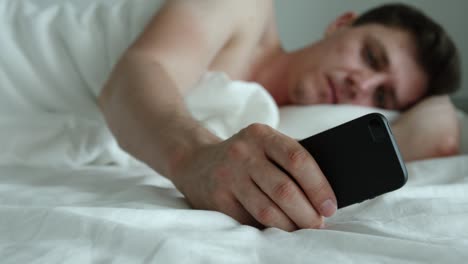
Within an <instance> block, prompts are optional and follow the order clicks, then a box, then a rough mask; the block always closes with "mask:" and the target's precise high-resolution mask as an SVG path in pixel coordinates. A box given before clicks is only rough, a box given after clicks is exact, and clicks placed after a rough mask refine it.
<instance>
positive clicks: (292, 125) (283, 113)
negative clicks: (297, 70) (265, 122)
mask: <svg viewBox="0 0 468 264" xmlns="http://www.w3.org/2000/svg"><path fill="white" fill-rule="evenodd" d="M373 112H377V113H381V114H383V115H384V116H385V117H386V118H387V119H388V120H389V121H390V122H392V121H393V120H395V119H396V118H397V117H398V115H399V113H398V112H396V111H389V110H382V109H378V108H371V107H364V106H355V105H313V106H287V107H282V108H280V123H279V127H278V130H279V131H281V132H283V133H284V134H286V135H288V136H290V137H293V138H296V139H303V138H306V137H309V136H311V135H314V134H317V133H319V132H322V131H324V130H327V129H329V128H332V127H335V126H337V125H340V124H342V123H345V122H347V121H350V120H352V119H355V118H358V117H360V116H363V115H366V114H369V113H373Z"/></svg>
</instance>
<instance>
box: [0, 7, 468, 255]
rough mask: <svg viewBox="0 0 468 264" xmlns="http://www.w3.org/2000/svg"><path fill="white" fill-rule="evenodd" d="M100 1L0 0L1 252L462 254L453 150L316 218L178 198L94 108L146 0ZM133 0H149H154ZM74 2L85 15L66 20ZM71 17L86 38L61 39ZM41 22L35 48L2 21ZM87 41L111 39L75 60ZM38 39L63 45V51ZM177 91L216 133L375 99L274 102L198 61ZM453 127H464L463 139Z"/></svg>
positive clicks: (312, 128)
mask: <svg viewBox="0 0 468 264" xmlns="http://www.w3.org/2000/svg"><path fill="white" fill-rule="evenodd" d="M46 2H52V1H46ZM46 2H44V3H46ZM59 2H63V3H65V2H66V1H59ZM99 2H104V1H99ZM113 3H114V5H112V8H109V9H107V8H102V5H108V4H109V2H107V3H104V4H102V5H101V4H93V5H86V8H84V9H79V8H75V7H74V6H72V5H69V6H68V9H67V8H61V6H62V4H60V5H59V7H60V8H57V7H56V6H54V5H52V4H51V5H46V8H45V7H42V8H36V7H35V5H31V2H30V1H8V0H3V1H0V10H1V11H2V14H3V15H4V16H0V17H1V19H3V22H5V23H3V24H2V26H3V27H4V28H1V29H2V30H3V31H2V32H6V33H5V35H3V36H9V38H6V39H2V41H4V43H9V44H8V45H5V47H6V48H5V49H4V50H3V51H2V52H0V55H1V56H0V57H1V58H2V60H0V73H1V74H2V76H3V77H5V76H7V77H8V78H0V91H1V94H2V97H1V98H0V103H1V104H0V109H1V111H0V149H1V151H0V259H1V262H2V263H91V262H93V263H96V262H97V263H100V262H111V263H187V262H188V263H304V262H323V263H343V262H345V263H346V262H353V263H354V262H357V263H376V262H378V263H380V262H383V263H386V262H388V263H430V262H432V263H434V262H435V263H462V262H464V261H465V260H466V259H467V258H468V250H467V249H468V225H467V223H468V176H467V175H468V155H467V152H464V154H463V155H460V156H457V157H451V158H443V159H433V160H427V161H420V162H413V163H410V164H408V170H409V180H408V183H407V185H405V187H403V188H402V189H400V190H398V191H396V192H393V193H390V194H387V195H384V196H381V197H378V198H376V199H373V200H371V201H366V202H364V203H361V204H357V205H353V206H350V207H347V208H344V209H342V210H339V212H338V213H337V215H335V216H334V217H332V218H330V219H327V221H326V223H327V228H326V229H324V230H300V231H297V232H293V233H287V232H283V231H281V230H278V229H266V230H258V229H255V228H252V227H248V226H242V225H240V224H239V223H237V222H236V221H234V220H233V219H232V218H230V217H228V216H226V215H224V214H221V213H218V212H212V211H202V210H193V209H190V208H189V207H188V205H187V204H186V203H185V200H184V199H183V197H182V195H181V194H180V193H179V192H178V191H177V190H175V189H174V187H173V186H172V184H171V183H170V182H169V181H167V180H166V179H165V178H163V177H162V176H160V175H157V174H156V173H155V172H153V171H151V170H150V169H148V168H147V167H146V166H144V165H143V164H141V163H139V162H138V161H136V160H134V159H133V158H131V157H130V156H129V155H127V154H126V153H124V152H123V151H122V150H120V149H119V148H118V146H117V144H116V143H115V140H114V139H113V138H112V137H111V135H110V133H109V131H108V130H107V129H106V127H105V125H104V122H103V120H102V117H101V116H100V114H99V112H98V110H97V107H96V104H95V95H96V93H97V92H98V89H99V86H100V85H101V84H102V79H103V77H102V76H101V75H102V74H104V73H106V72H107V71H108V70H109V67H110V66H111V64H112V61H113V62H115V59H116V56H117V55H118V53H119V50H120V51H121V49H122V47H124V45H125V43H127V42H129V40H130V39H131V37H132V36H134V35H135V32H137V31H138V25H139V24H141V22H142V21H145V19H146V18H147V15H148V14H150V13H151V12H149V11H148V10H149V8H148V6H147V7H146V8H145V6H144V5H143V6H142V4H141V3H142V2H139V1H134V2H130V1H116V2H113ZM135 3H139V5H137V4H135ZM146 3H147V4H148V5H151V7H153V8H154V2H150V1H148V2H146ZM54 10H55V11H54ZM67 10H68V11H67ZM7 11H9V12H7ZM77 12H78V13H77ZM5 14H8V15H5ZM32 14H34V15H32ZM77 14H86V15H83V17H82V19H81V20H79V19H78V20H77V19H76V17H77ZM143 14H146V15H143ZM139 15H141V16H139ZM26 17H30V18H31V19H32V20H28V19H26ZM122 17H126V18H127V20H124V21H126V22H128V24H131V25H133V27H134V29H132V30H129V31H125V32H127V33H128V35H127V36H126V37H123V40H120V41H109V40H115V39H114V38H113V37H111V36H112V34H109V32H112V31H113V30H116V29H115V27H117V26H122V25H121V23H123V24H126V23H125V22H122V20H121V18H122ZM132 19H137V20H132ZM15 21H16V22H15ZM33 21H35V22H37V23H33ZM47 21H48V22H47ZM79 21H81V22H79ZM129 21H140V22H138V23H133V24H132V23H131V22H129ZM13 22H14V23H13ZM46 22H47V23H46ZM52 22H53V23H52ZM113 22H115V23H113ZM119 23H120V24H119ZM19 25H23V26H19ZM24 25H29V26H30V27H24ZM52 25H55V27H57V28H56V29H54V30H52V29H51V27H53V26H52ZM58 25H62V26H63V27H65V28H67V27H68V29H69V31H68V32H66V31H64V30H63V28H62V29H60V28H61V26H58ZM106 25H107V26H106ZM111 25H114V26H111ZM140 26H141V25H140ZM20 29H22V30H23V31H21V30H20ZM48 30H50V31H48ZM74 30H77V31H79V32H82V34H81V35H80V36H81V38H79V39H81V40H80V41H81V42H84V43H85V44H86V43H87V45H84V44H83V45H77V44H75V45H71V44H70V42H67V40H66V39H61V38H65V37H66V36H69V35H67V34H71V35H73V34H76V32H75V31H74ZM87 30H89V31H87ZM18 32H20V33H18ZM21 32H22V33H21ZM41 32H42V33H44V32H50V34H49V35H47V34H46V35H44V36H46V37H43V40H44V41H49V42H41V43H43V45H42V44H41V45H38V46H37V47H36V48H38V49H39V50H40V51H42V53H40V54H39V55H37V56H36V55H34V56H32V55H31V54H37V53H39V52H38V50H37V49H35V48H34V47H32V46H27V47H26V46H15V45H14V44H15V43H17V42H21V39H23V38H21V37H19V36H18V35H16V37H13V36H14V34H20V35H21V34H23V35H27V36H30V37H31V39H34V38H33V37H32V36H39V35H41V34H39V33H41ZM57 32H61V33H57ZM86 32H94V33H93V34H89V35H88V33H86ZM96 32H98V33H96ZM129 32H130V33H129ZM41 36H42V35H41ZM47 36H48V37H47ZM57 36H60V37H57ZM98 36H99V38H98ZM102 36H107V37H103V38H102V39H101V38H100V37H102ZM23 40H24V39H23ZM92 41H96V42H98V43H101V44H102V43H107V44H109V45H110V48H109V49H108V50H107V51H109V50H114V51H113V52H112V54H110V53H109V55H108V59H107V60H104V62H102V61H101V60H99V61H101V62H102V63H103V64H102V65H96V64H93V67H90V68H87V67H85V66H86V65H88V66H89V63H90V60H91V59H92V56H98V55H102V54H107V53H106V49H104V48H103V46H105V45H103V46H101V47H100V48H97V47H98V46H95V47H96V50H94V52H95V54H94V53H93V54H91V55H89V54H88V55H86V49H87V48H89V47H90V46H94V45H93V42H92ZM21 43H23V42H21ZM47 43H48V44H47ZM22 45H24V44H22ZM47 47H49V48H50V47H54V48H59V47H62V48H63V47H67V49H66V50H65V51H64V54H65V55H67V56H65V57H63V55H64V54H62V55H61V56H58V55H56V53H54V52H51V50H50V49H48V48H47ZM114 48H115V49H114ZM31 50H32V51H34V52H31ZM4 51H5V52H4ZM47 52H48V53H47ZM27 54H29V57H28V56H26V55H27ZM56 56H57V57H56ZM97 58H101V57H97ZM61 61H62V62H61ZM61 63H63V64H61ZM41 64H42V65H44V66H43V67H39V66H38V65H41ZM64 65H65V66H64ZM66 65H69V66H70V65H74V66H73V67H71V66H70V67H67V66H66ZM59 66H60V67H59ZM51 69H61V71H60V73H61V75H59V76H56V75H54V74H51V73H50V72H49V73H48V71H49V70H51ZM95 70H96V71H95ZM241 86H242V87H241ZM215 88H216V89H215ZM241 89H242V92H241V93H238V91H240V90H241ZM226 95H229V96H226ZM207 98H210V99H209V102H210V103H209V104H207V103H206V99H207ZM226 98H228V99H229V100H228V99H226ZM202 99H204V100H202ZM223 102H225V104H223ZM187 104H188V105H189V108H190V109H191V110H192V112H193V114H194V115H195V116H196V117H197V118H198V119H200V120H201V121H202V122H203V123H204V124H205V125H206V126H207V127H208V128H209V129H211V130H212V131H213V132H215V133H217V134H218V135H220V136H222V137H228V136H229V135H231V134H233V133H235V132H236V131H237V130H239V129H240V128H242V127H243V126H245V125H246V124H248V123H251V122H262V123H266V124H269V125H271V126H273V127H277V128H278V129H280V130H281V131H283V132H285V133H287V134H289V135H291V136H294V137H303V136H307V135H309V134H311V133H314V132H318V131H319V130H323V129H325V128H328V127H330V126H332V125H333V122H342V121H346V120H349V119H351V118H353V117H356V116H359V115H361V114H364V113H365V112H369V111H374V110H375V109H369V108H358V107H349V106H343V107H333V108H331V107H329V106H318V107H314V108H285V109H281V110H280V111H278V109H277V108H276V107H275V105H274V103H273V101H272V99H271V97H270V96H269V95H268V94H267V93H266V92H265V91H264V90H263V89H262V88H261V87H259V86H258V85H256V84H251V83H243V82H232V81H230V80H228V79H227V78H226V76H225V75H222V74H209V75H207V76H206V78H205V79H204V80H203V81H202V82H201V83H200V86H199V87H198V88H197V89H195V91H194V92H193V93H192V94H191V95H190V96H189V97H188V99H187ZM83 109H85V111H83ZM213 113H215V114H213ZM384 114H385V115H386V116H387V117H389V118H392V116H393V117H394V113H391V112H385V113H384ZM325 117H326V118H325ZM464 118H465V119H464V120H466V117H464ZM331 120H332V122H331ZM467 124H468V123H467V122H465V123H464V127H466V126H467ZM301 133H304V134H306V135H302V134H301ZM467 135H468V133H466V130H464V131H463V137H464V139H465V140H466V138H467V137H468V136H467Z"/></svg>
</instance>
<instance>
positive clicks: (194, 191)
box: [171, 124, 337, 231]
mask: <svg viewBox="0 0 468 264" xmlns="http://www.w3.org/2000/svg"><path fill="white" fill-rule="evenodd" d="M275 163H276V164H279V165H280V166H281V167H282V168H284V169H285V170H286V171H287V172H288V173H289V174H290V176H289V175H287V174H286V173H284V172H283V171H282V170H281V169H279V168H278V167H277V166H276V165H275ZM171 178H172V179H173V181H174V183H175V185H176V186H177V188H178V189H179V190H180V191H181V192H182V193H184V194H185V196H186V198H187V199H188V201H189V203H190V204H191V205H192V206H193V207H194V208H198V209H208V210H216V211H221V212H223V213H226V214H228V215H230V216H231V217H233V218H235V219H236V220H238V221H239V222H241V223H243V224H249V225H256V226H258V224H261V225H263V226H266V227H277V228H280V229H283V230H287V231H293V230H296V229H298V228H320V227H321V226H322V224H323V216H325V217H329V216H331V215H333V214H334V213H335V211H336V204H337V203H336V198H335V195H334V193H333V191H332V189H331V187H330V185H329V183H328V181H327V179H326V178H325V177H324V175H323V174H322V172H321V170H320V168H319V167H318V165H317V164H316V162H315V161H314V159H313V158H312V157H311V156H310V154H309V153H308V152H307V151H306V150H305V149H304V148H302V146H301V145H300V144H299V143H298V142H297V141H295V140H294V139H292V138H289V137H287V136H285V135H283V134H281V133H279V132H278V131H276V130H274V129H272V128H270V127H268V126H265V125H260V124H254V125H251V126H249V127H247V128H245V129H243V130H242V131H240V132H239V133H238V134H236V135H234V136H233V137H231V138H230V139H228V140H226V141H223V142H220V143H218V144H211V145H204V146H203V147H201V148H199V149H197V150H196V151H194V152H193V153H191V154H190V155H188V156H187V157H186V158H184V159H182V160H180V162H179V164H178V166H177V168H175V169H174V175H173V177H171Z"/></svg>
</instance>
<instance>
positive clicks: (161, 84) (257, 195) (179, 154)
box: [99, 0, 336, 230]
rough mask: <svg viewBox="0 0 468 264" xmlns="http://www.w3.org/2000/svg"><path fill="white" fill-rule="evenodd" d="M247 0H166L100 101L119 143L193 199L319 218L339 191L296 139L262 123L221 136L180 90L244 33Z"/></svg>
mask: <svg viewBox="0 0 468 264" xmlns="http://www.w3.org/2000/svg"><path fill="white" fill-rule="evenodd" d="M256 3H257V2H256ZM250 4H251V2H250V1H247V0H246V1H218V0H200V1H183V0H181V1H178V0H171V1H168V2H167V4H166V5H165V6H164V8H163V9H162V10H161V11H160V13H159V14H158V15H156V16H155V17H154V19H153V20H152V21H151V22H150V24H149V25H148V27H147V28H146V30H145V32H144V33H143V34H142V35H141V36H140V38H139V39H138V40H137V41H136V42H135V44H134V45H132V47H130V49H129V50H128V51H127V52H126V53H125V54H124V55H123V57H122V59H121V60H120V61H119V63H118V65H117V66H116V67H115V69H114V71H113V73H112V75H111V77H110V79H109V81H108V82H107V84H106V85H105V87H104V89H103V91H102V94H101V96H100V98H99V101H100V106H101V109H102V111H103V113H104V115H105V117H106V120H107V122H108V125H109V127H110V129H111V131H112V132H113V133H114V135H115V136H116V138H117V141H118V142H119V144H120V145H121V146H122V147H123V148H124V149H125V150H126V151H128V152H129V153H131V154H132V155H134V156H135V157H137V158H139V159H140V160H142V161H144V162H145V163H147V164H148V165H149V166H151V167H152V168H153V169H155V170H156V171H158V172H159V173H161V174H162V175H164V176H166V177H168V178H169V179H170V180H171V181H172V182H174V184H175V185H176V187H177V188H178V189H179V190H180V191H181V192H182V193H183V194H184V195H185V196H186V198H187V200H188V201H189V202H190V203H191V204H192V206H194V207H196V208H201V209H210V210H218V211H221V212H224V213H226V214H228V215H230V216H232V217H234V218H235V219H237V220H238V221H240V222H241V223H246V224H251V225H255V224H256V223H260V224H261V225H264V226H272V227H278V228H281V229H284V230H294V229H296V228H298V227H299V228H311V227H319V226H320V225H321V223H322V216H330V215H331V214H333V213H334V211H335V210H336V198H335V196H334V194H333V191H332V190H331V187H330V186H329V184H328V182H327V181H326V178H325V177H324V176H323V174H322V173H321V171H320V169H319V168H318V166H317V164H316V163H315V161H314V160H313V158H312V157H311V156H310V155H309V154H308V153H307V152H306V151H305V150H304V149H303V148H302V147H301V146H300V145H299V144H298V143H297V142H296V141H295V140H293V139H291V138H288V137H286V136H285V135H282V134H280V133H279V132H277V131H275V130H273V129H271V128H269V127H266V126H263V125H258V124H257V125H252V126H249V127H248V128H245V129H243V130H242V131H240V132H239V133H238V134H236V135H235V136H233V137H231V138H230V139H228V140H226V141H221V140H220V139H219V138H218V137H216V136H215V135H213V134H211V133H210V132H209V131H208V130H207V129H205V128H204V127H202V126H201V125H200V124H199V123H198V122H197V121H196V120H194V119H193V118H192V116H191V115H190V113H189V112H188V111H187V109H186V107H185V104H184V100H183V94H185V93H186V92H187V91H188V90H189V88H190V87H192V86H193V85H194V84H195V83H196V81H197V80H198V79H199V77H200V76H201V75H202V74H203V73H204V72H205V71H206V70H207V68H208V67H209V65H210V63H211V62H212V61H213V60H214V59H215V57H216V56H217V54H218V53H219V52H220V51H221V50H222V49H223V47H225V46H226V45H229V43H231V41H237V40H236V38H237V37H239V35H237V34H238V32H240V31H241V30H242V29H240V28H239V27H240V25H246V24H245V21H244V20H243V18H242V15H241V14H242V12H243V11H245V10H246V8H249V5H250ZM272 161H273V162H276V163H277V164H279V165H281V166H282V167H283V168H285V169H286V170H287V171H288V172H289V173H290V174H291V175H292V177H294V178H295V180H296V181H297V182H298V183H299V184H300V187H299V186H297V185H296V183H295V182H294V181H293V180H292V179H291V178H290V177H288V176H287V175H286V174H284V173H283V172H281V171H280V170H279V169H278V168H277V167H276V166H275V165H274V163H273V162H272ZM301 190H304V192H302V191H301Z"/></svg>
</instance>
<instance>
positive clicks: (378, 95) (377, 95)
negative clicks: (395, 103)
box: [375, 87, 386, 108]
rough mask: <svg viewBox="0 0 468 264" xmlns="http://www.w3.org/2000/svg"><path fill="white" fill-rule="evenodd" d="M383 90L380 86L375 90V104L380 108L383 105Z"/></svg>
mask: <svg viewBox="0 0 468 264" xmlns="http://www.w3.org/2000/svg"><path fill="white" fill-rule="evenodd" d="M385 97H386V95H385V91H384V89H383V88H382V87H379V88H378V89H377V91H376V92H375V105H376V106H377V107H380V108H384V107H385Z"/></svg>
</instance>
